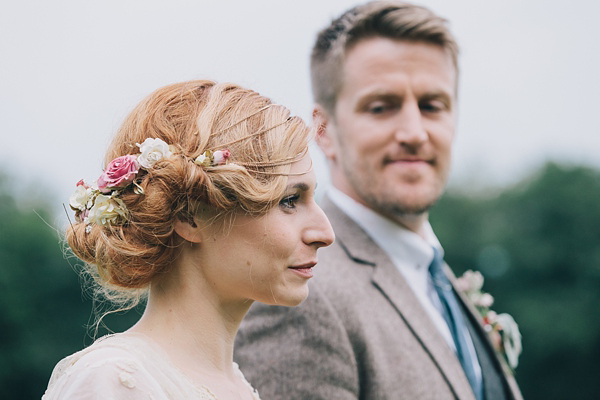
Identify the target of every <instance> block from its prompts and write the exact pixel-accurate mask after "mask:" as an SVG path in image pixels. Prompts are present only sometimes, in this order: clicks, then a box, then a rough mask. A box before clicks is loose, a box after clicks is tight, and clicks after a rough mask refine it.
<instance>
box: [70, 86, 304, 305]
mask: <svg viewBox="0 0 600 400" xmlns="http://www.w3.org/2000/svg"><path fill="white" fill-rule="evenodd" d="M147 138H159V139H162V140H163V141H165V142H166V143H168V144H169V145H172V146H174V148H175V150H174V152H173V155H171V156H170V157H167V158H164V159H162V160H160V161H158V162H157V163H156V164H154V165H153V167H152V168H149V169H141V170H140V172H139V173H138V175H137V177H136V183H137V184H138V185H139V186H140V187H141V188H142V189H143V192H144V194H137V193H135V192H134V187H135V186H134V185H130V187H128V188H126V189H124V190H122V191H121V192H120V194H119V197H120V199H121V200H122V201H123V202H124V204H125V205H126V207H127V210H128V211H129V217H128V220H127V222H126V223H125V224H123V225H117V226H101V225H90V226H91V231H89V233H86V225H85V224H84V223H83V222H78V223H74V224H73V225H72V226H70V227H69V228H68V229H67V232H66V239H67V243H68V245H69V247H70V248H71V250H72V251H73V253H74V254H75V255H76V256H77V257H78V258H80V259H81V260H83V261H84V262H85V263H86V271H87V272H89V273H90V274H91V275H92V276H93V277H94V278H95V280H96V282H97V283H98V284H99V285H98V286H97V289H99V291H100V292H101V294H102V295H103V296H104V297H107V298H108V299H110V300H112V301H113V302H114V303H121V305H123V304H125V303H128V304H129V306H127V307H126V308H130V307H132V306H134V305H135V304H137V303H138V302H139V300H140V298H141V297H143V295H144V294H145V292H146V291H147V288H148V287H149V285H150V283H151V282H152V281H153V280H154V279H156V278H157V277H159V276H160V275H161V274H164V273H166V272H168V271H169V268H170V266H171V264H172V262H173V260H174V259H175V258H176V256H177V253H178V251H179V246H178V245H179V244H181V243H182V241H183V239H181V238H180V237H179V236H178V235H177V234H176V233H175V231H174V223H175V221H176V219H180V220H183V221H187V222H189V223H191V224H194V223H195V222H194V219H193V217H194V215H195V212H196V209H197V206H198V204H199V203H201V204H203V205H205V206H207V207H208V208H209V209H210V210H212V215H213V217H214V218H213V220H214V221H215V223H219V221H220V222H224V221H226V220H228V219H227V217H230V218H229V220H231V218H235V215H236V214H238V213H247V214H252V215H261V214H264V213H266V212H267V211H268V210H269V209H271V208H272V207H273V206H274V205H276V204H277V202H278V201H279V200H280V198H281V197H282V196H283V195H284V191H285V187H286V185H287V174H288V173H289V169H290V165H291V163H293V162H294V161H296V160H298V159H299V158H301V157H302V156H303V155H304V154H305V152H306V151H307V146H308V142H309V140H310V130H309V129H308V128H307V127H306V125H305V124H304V122H303V121H302V120H301V119H300V118H297V117H290V112H289V110H287V109H286V108H285V107H283V106H279V105H274V104H271V101H270V100H269V99H268V98H266V97H263V96H261V95H259V94H258V93H256V92H254V91H251V90H248V89H244V88H241V87H239V86H237V85H235V84H230V83H220V84H217V83H215V82H211V81H204V80H199V81H191V82H183V83H178V84H174V85H170V86H166V87H164V88H161V89H159V90H157V91H155V92H154V93H152V94H151V95H149V96H148V97H147V98H146V99H144V100H143V101H142V102H141V103H140V104H139V105H138V106H137V107H136V108H135V109H134V110H133V111H132V112H131V114H130V115H129V116H128V117H127V118H126V120H125V122H124V123H123V125H122V126H121V128H120V129H119V131H118V133H117V135H116V136H115V138H114V139H113V141H112V143H111V145H110V147H109V149H108V152H107V154H106V157H105V159H104V162H105V165H107V164H108V163H109V162H110V161H112V160H113V159H115V158H117V157H119V156H123V155H127V154H139V148H138V146H136V143H142V142H143V141H144V140H145V139H147ZM224 148H227V149H229V150H230V152H231V156H230V158H229V162H228V164H226V165H218V166H209V167H205V166H200V165H197V164H195V163H194V160H195V159H196V157H198V156H199V155H201V154H204V152H205V151H206V150H212V151H215V150H220V149H224Z"/></svg>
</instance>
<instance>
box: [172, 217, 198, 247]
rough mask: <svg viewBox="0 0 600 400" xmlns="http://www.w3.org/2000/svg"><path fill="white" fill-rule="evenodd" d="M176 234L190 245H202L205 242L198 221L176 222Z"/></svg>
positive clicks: (178, 220)
mask: <svg viewBox="0 0 600 400" xmlns="http://www.w3.org/2000/svg"><path fill="white" fill-rule="evenodd" d="M174 229H175V233H177V234H178V235H179V236H181V238H183V239H184V240H187V241H188V242H190V243H201V242H202V241H203V235H202V227H201V226H200V225H199V224H198V223H196V221H189V222H188V221H182V220H180V219H179V218H177V219H176V220H175V226H174Z"/></svg>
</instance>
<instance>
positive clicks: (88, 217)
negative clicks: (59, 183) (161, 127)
mask: <svg viewBox="0 0 600 400" xmlns="http://www.w3.org/2000/svg"><path fill="white" fill-rule="evenodd" d="M136 145H137V146H138V147H139V148H140V154H138V155H133V154H127V155H124V156H121V157H117V158H115V159H114V160H112V161H111V162H109V163H108V165H107V166H106V169H105V170H104V172H102V175H100V177H99V178H98V180H97V181H96V182H94V183H93V184H92V185H88V184H87V183H85V181H84V180H83V179H82V180H80V181H79V182H77V188H76V189H75V193H73V194H72V195H71V197H70V198H69V206H71V209H72V210H73V211H75V219H76V220H77V221H79V222H83V223H85V224H86V227H85V231H86V233H89V232H90V230H91V229H92V226H91V225H92V224H97V225H102V226H110V225H123V224H124V223H125V222H126V221H127V220H128V218H129V211H128V210H127V207H126V206H125V203H123V200H121V199H120V198H118V195H119V193H120V192H121V191H122V190H123V189H125V188H127V187H129V186H130V185H134V186H135V188H134V189H133V191H134V192H135V193H137V194H144V189H143V188H142V187H141V186H140V185H138V184H137V182H135V178H136V177H137V175H138V173H139V171H140V169H150V168H152V167H153V166H154V164H156V163H157V162H158V161H160V160H162V159H164V158H167V157H170V156H171V155H172V154H173V152H174V150H175V149H174V148H173V146H169V145H168V144H167V143H165V142H164V141H163V140H161V139H154V138H147V139H146V140H144V142H143V143H142V144H139V143H136Z"/></svg>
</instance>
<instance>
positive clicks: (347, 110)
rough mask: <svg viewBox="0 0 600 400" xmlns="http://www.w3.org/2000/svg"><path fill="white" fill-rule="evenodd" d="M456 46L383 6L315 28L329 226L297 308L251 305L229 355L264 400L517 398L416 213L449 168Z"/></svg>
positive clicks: (436, 28) (426, 24)
mask: <svg viewBox="0 0 600 400" xmlns="http://www.w3.org/2000/svg"><path fill="white" fill-rule="evenodd" d="M457 57H458V46H457V44H456V42H455V40H454V37H453V36H452V34H451V33H450V32H449V31H448V28H447V26H446V21H445V20H443V19H441V18H439V17H438V16H436V15H434V14H433V13H431V12H430V11H429V10H427V9H425V8H422V7H418V6H414V5H410V4H405V3H399V2H395V1H374V2H371V3H367V4H364V5H361V6H357V7H355V8H353V9H351V10H349V11H347V12H346V13H344V14H343V15H342V16H340V17H339V18H338V19H336V20H334V21H333V22H332V23H331V25H330V26H328V27H327V28H325V29H324V30H323V31H321V33H320V34H319V35H318V38H317V41H316V43H315V46H314V48H313V53H312V60H311V73H312V85H313V93H314V97H315V102H316V106H315V109H314V113H313V116H314V122H315V125H316V127H317V130H318V137H317V141H318V144H319V146H320V147H321V149H322V150H323V152H324V153H325V156H326V157H327V160H328V163H329V168H330V173H331V181H332V183H333V188H331V189H330V190H329V192H328V193H327V196H326V198H325V201H324V204H323V209H324V210H325V212H326V213H327V215H328V217H329V219H330V221H331V224H332V226H333V227H334V230H335V234H336V241H335V243H334V244H333V245H332V246H331V247H329V248H327V249H321V250H320V252H319V264H318V266H317V267H316V269H315V278H314V280H313V281H312V282H311V292H310V295H309V297H308V299H307V300H306V302H305V303H304V304H302V305H301V306H299V307H296V308H286V307H273V306H265V305H261V304H255V305H254V306H253V307H252V308H251V310H250V313H249V315H248V316H247V318H246V320H245V321H244V322H243V323H242V327H241V330H240V333H239V335H238V341H237V347H236V353H235V358H236V360H237V361H238V362H239V364H240V366H241V368H242V370H243V371H244V373H245V374H246V376H247V377H248V378H249V380H250V381H251V382H252V384H253V385H254V386H255V387H256V388H257V389H258V390H259V392H260V393H261V395H262V396H263V397H264V398H265V399H328V400H329V399H330V400H341V399H373V400H375V399H377V400H383V399H436V400H437V399H464V400H472V399H477V400H480V399H488V400H491V399H521V394H520V393H519V389H518V387H517V385H516V382H515V381H514V379H513V377H512V375H511V374H510V372H509V369H508V368H507V367H506V365H505V363H504V362H503V360H502V358H501V357H499V356H497V354H496V353H495V351H494V349H493V347H492V345H491V343H490V341H489V339H488V338H487V335H486V333H485V332H484V330H483V328H482V326H481V324H480V322H479V318H478V316H476V315H475V314H474V313H473V312H472V311H471V308H470V307H469V305H466V304H465V302H464V301H463V299H462V298H461V296H460V295H459V294H457V293H456V291H454V290H453V287H452V282H453V279H454V277H453V275H452V273H451V272H450V270H449V269H448V267H447V266H445V264H444V263H443V258H442V256H443V249H442V247H441V245H440V243H439V242H438V240H437V238H436V236H435V234H434V232H433V230H432V229H431V226H430V224H429V222H428V210H429V208H430V207H431V206H433V204H434V203H435V202H436V201H437V199H438V198H439V197H440V196H441V194H442V192H443V190H444V187H445V184H446V180H447V177H448V172H449V168H450V158H451V145H452V142H453V138H454V131H455V124H456V107H457V105H456V93H457V76H458V67H457Z"/></svg>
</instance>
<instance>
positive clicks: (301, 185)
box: [287, 182, 310, 192]
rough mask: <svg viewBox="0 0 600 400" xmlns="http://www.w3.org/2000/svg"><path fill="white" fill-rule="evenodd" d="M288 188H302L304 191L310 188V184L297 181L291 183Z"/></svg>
mask: <svg viewBox="0 0 600 400" xmlns="http://www.w3.org/2000/svg"><path fill="white" fill-rule="evenodd" d="M287 188H288V190H291V189H299V190H302V191H304V192H306V191H308V190H310V186H308V184H306V183H304V182H298V183H295V184H293V185H289V186H288V187H287Z"/></svg>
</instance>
